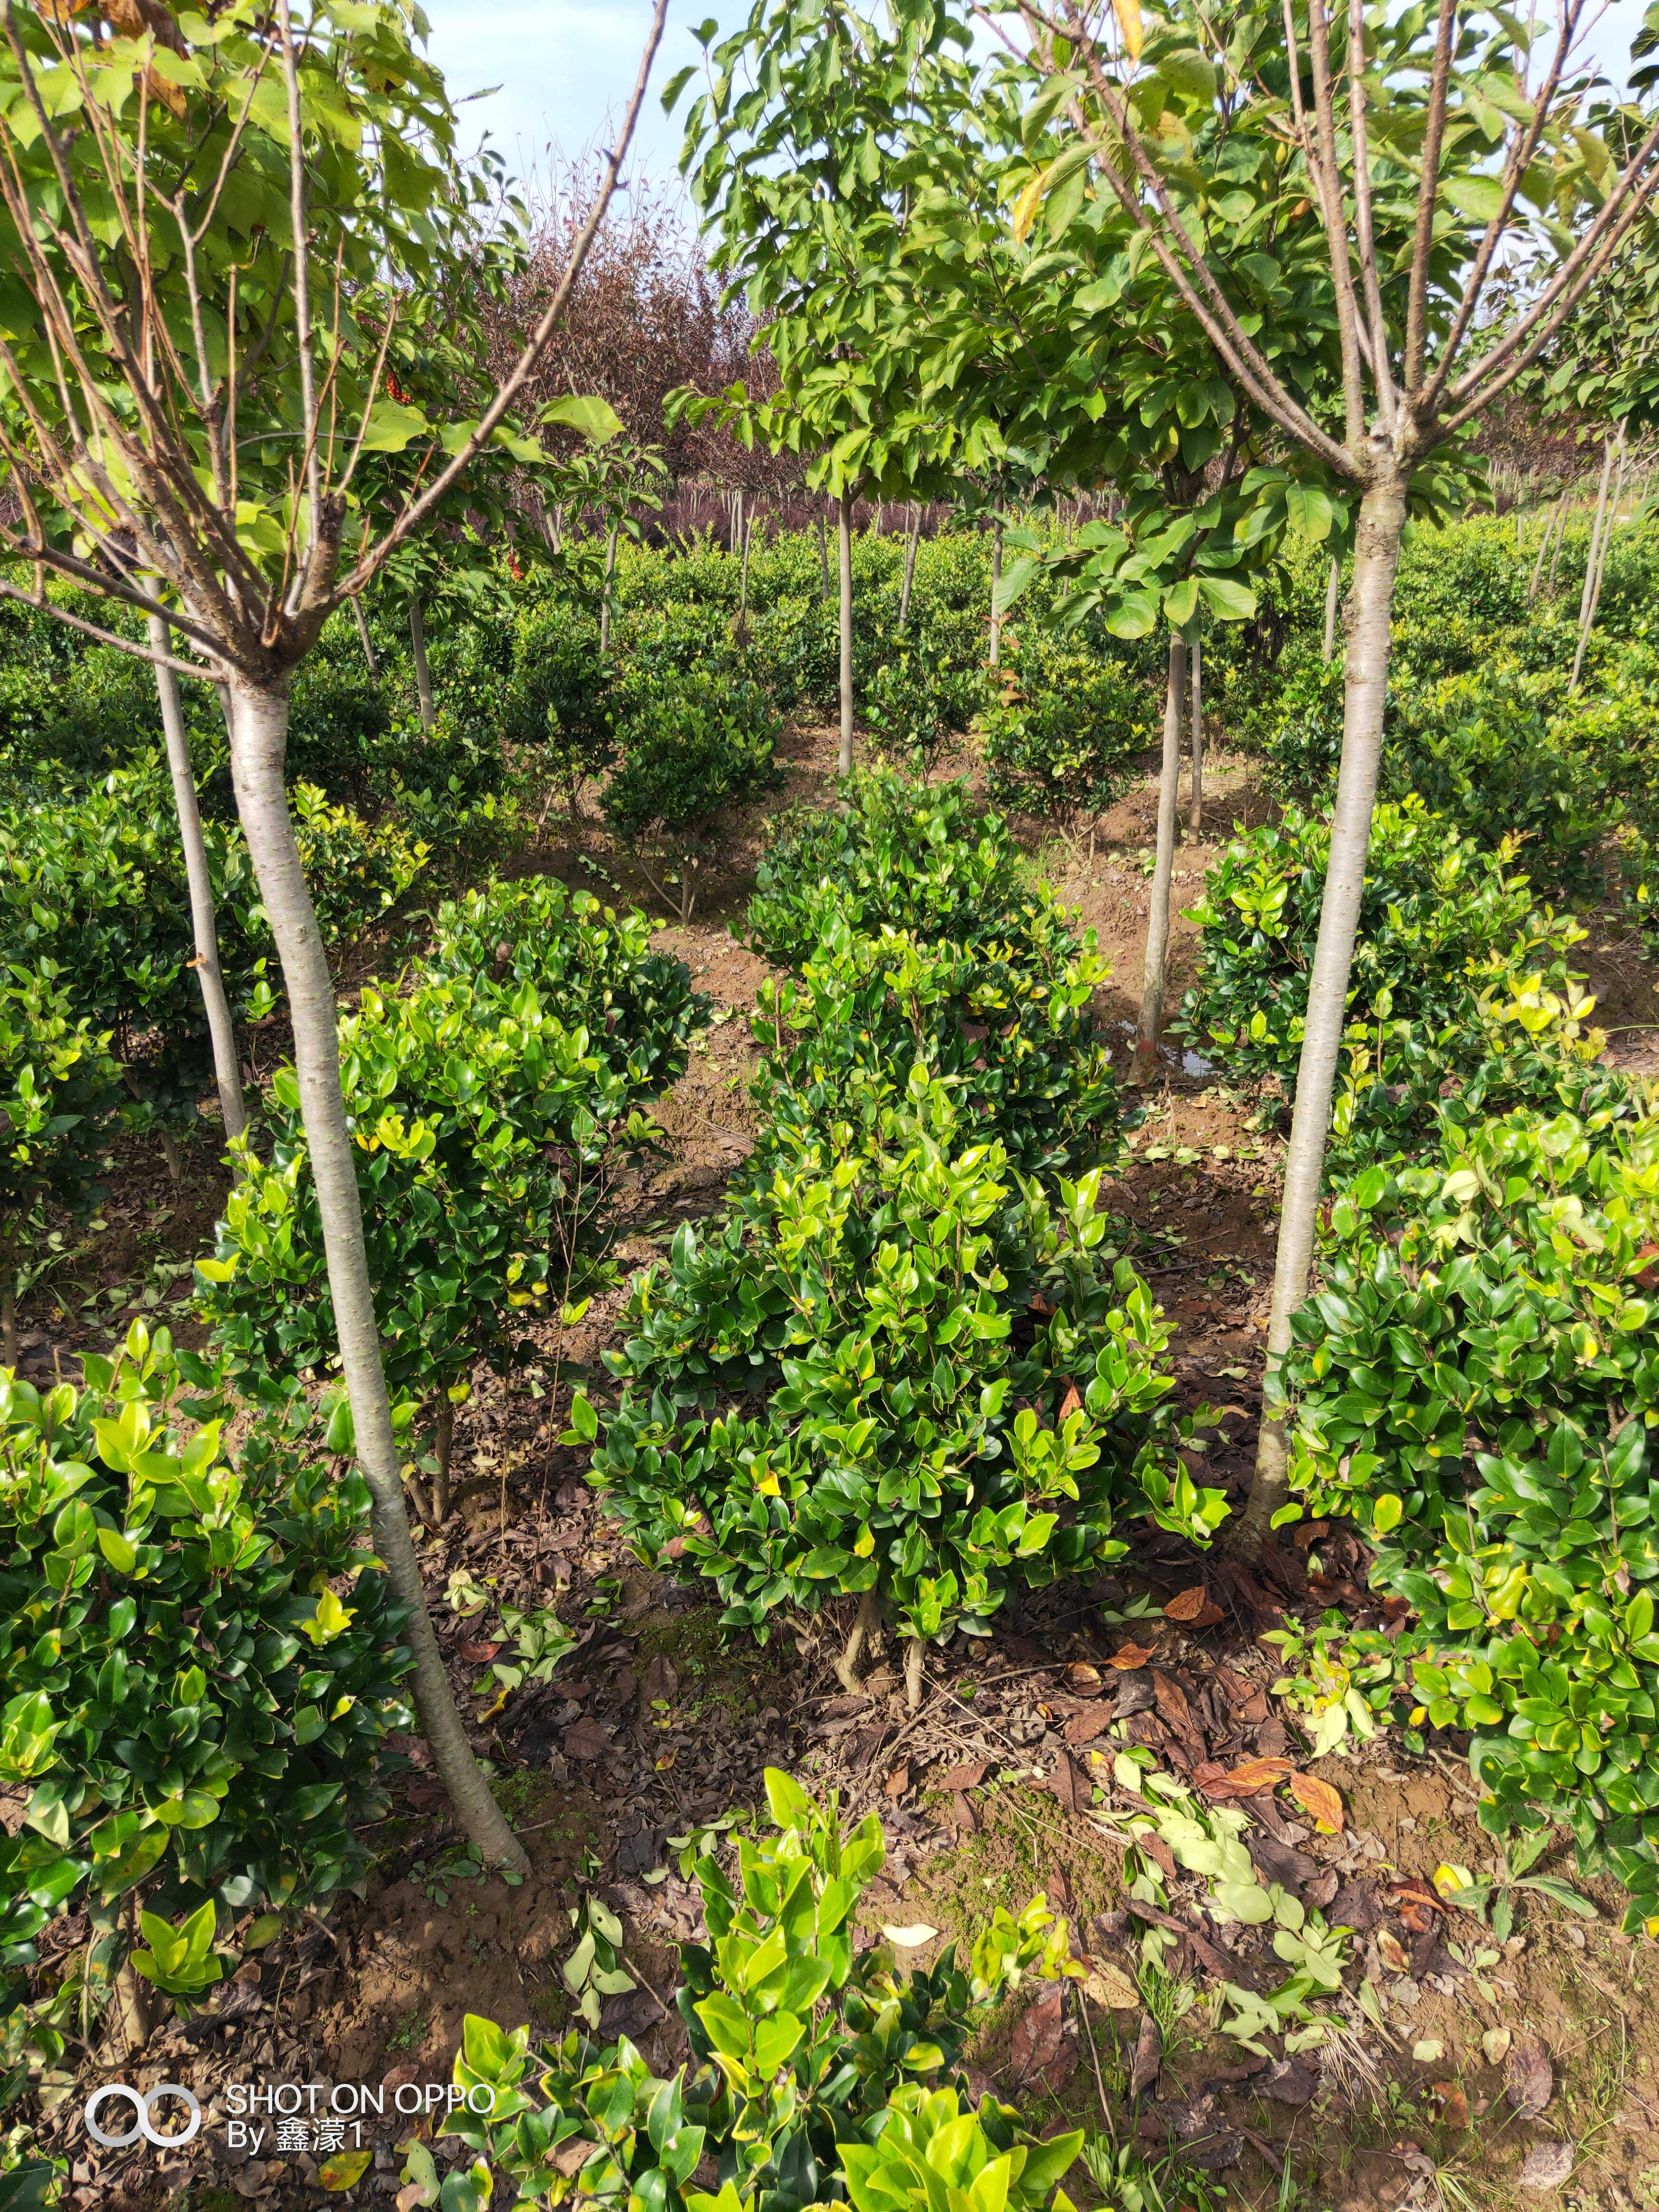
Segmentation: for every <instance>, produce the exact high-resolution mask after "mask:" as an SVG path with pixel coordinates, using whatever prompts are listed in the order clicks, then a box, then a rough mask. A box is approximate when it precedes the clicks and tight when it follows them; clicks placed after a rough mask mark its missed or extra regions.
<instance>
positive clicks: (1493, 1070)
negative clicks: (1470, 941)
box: [1327, 933, 1628, 1176]
mask: <svg viewBox="0 0 1659 2212" xmlns="http://www.w3.org/2000/svg"><path fill="white" fill-rule="evenodd" d="M1581 934H1582V933H1575V935H1581ZM1490 972H1492V974H1493V975H1495V976H1496V978H1497V981H1495V982H1493V983H1492V984H1490V985H1488V986H1487V987H1485V988H1481V987H1480V976H1479V975H1475V976H1473V977H1472V978H1471V979H1470V988H1469V992H1468V997H1467V999H1466V1000H1465V1002H1464V1004H1463V1006H1462V1008H1461V1009H1460V1010H1459V1012H1458V1013H1457V1015H1456V1017H1455V1019H1453V1020H1452V1021H1449V1022H1448V1023H1447V1024H1446V1025H1445V1027H1444V1028H1443V1029H1442V1030H1438V1031H1435V1030H1431V1029H1429V1028H1428V1027H1427V1026H1426V1025H1425V1024H1423V1023H1420V1022H1414V1021H1394V1020H1383V1021H1379V1022H1377V1023H1376V1024H1375V1025H1369V1024H1364V1023H1360V1022H1356V1023H1352V1024H1350V1025H1349V1028H1348V1030H1347V1032H1346V1036H1345V1037H1344V1040H1343V1042H1344V1047H1345V1049H1346V1054H1347V1060H1346V1066H1344V1067H1343V1068H1342V1069H1341V1071H1340V1076H1339V1079H1338V1083H1337V1087H1336V1094H1335V1097H1334V1100H1333V1102H1332V1109H1331V1133H1330V1147H1329V1151H1328V1155H1327V1162H1328V1173H1329V1174H1332V1175H1334V1176H1350V1175H1352V1174H1353V1173H1354V1172H1355V1171H1356V1170H1358V1169H1360V1168H1362V1167H1366V1166H1369V1165H1371V1164H1374V1163H1376V1162H1378V1161H1389V1160H1392V1159H1394V1158H1395V1156H1396V1155H1399V1154H1401V1153H1404V1154H1407V1155H1412V1154H1415V1153H1418V1152H1421V1151H1422V1150H1423V1149H1424V1147H1425V1146H1430V1147H1432V1146H1433V1145H1434V1144H1435V1143H1436V1142H1437V1140H1438V1137H1439V1131H1440V1126H1441V1124H1442V1122H1443V1121H1460V1122H1468V1121H1480V1120H1483V1119H1489V1118H1490V1117H1491V1116H1492V1115H1498V1114H1508V1113H1511V1112H1513V1111H1514V1109H1516V1107H1519V1106H1528V1107H1531V1108H1534V1109H1537V1110H1538V1111H1540V1112H1544V1113H1555V1112H1558V1111H1559V1109H1561V1108H1562V1107H1564V1106H1565V1107H1566V1108H1568V1109H1570V1110H1571V1111H1572V1112H1574V1113H1578V1114H1584V1113H1591V1112H1595V1111H1597V1110H1599V1109H1601V1107H1602V1106H1604V1105H1610V1104H1613V1103H1616V1102H1617V1101H1619V1100H1620V1099H1622V1098H1623V1097H1626V1094H1627V1091H1628V1085H1626V1082H1625V1080H1624V1079H1623V1078H1622V1077H1621V1076H1620V1075H1619V1074H1618V1073H1616V1072H1615V1071H1614V1070H1613V1069H1612V1068H1610V1067H1607V1066H1604V1065H1603V1064H1602V1061H1601V1051H1602V1048H1603V1047H1604V1046H1605V1045H1606V1043H1607V1039H1606V1037H1605V1036H1603V1034H1602V1032H1601V1030H1595V1029H1591V1028H1590V1027H1589V1016H1590V1014H1591V1012H1593V1011H1594V1009H1595V1000H1593V999H1590V998H1588V997H1586V996H1585V994H1584V993H1583V990H1582V988H1581V985H1582V984H1583V977H1582V976H1579V975H1571V974H1569V973H1568V972H1567V969H1566V963H1565V959H1558V960H1557V961H1556V962H1555V963H1553V965H1552V967H1551V969H1549V971H1548V972H1547V973H1546V972H1544V971H1543V970H1538V971H1536V972H1534V974H1532V975H1518V974H1516V973H1515V972H1514V970H1513V969H1512V967H1511V966H1510V963H1506V962H1505V961H1504V959H1503V957H1501V956H1498V957H1494V958H1493V959H1492V962H1491V963H1490Z"/></svg>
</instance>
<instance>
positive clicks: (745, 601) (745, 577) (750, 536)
mask: <svg viewBox="0 0 1659 2212" xmlns="http://www.w3.org/2000/svg"><path fill="white" fill-rule="evenodd" d="M738 531H739V532H740V534H741V536H742V538H743V568H742V570H741V571H740V573H739V575H738V623H739V624H743V623H747V621H748V620H749V548H750V544H752V543H753V541H754V536H755V518H754V515H753V514H752V513H751V514H750V517H749V519H748V520H747V522H745V521H744V514H743V508H742V506H741V505H739V507H738Z"/></svg>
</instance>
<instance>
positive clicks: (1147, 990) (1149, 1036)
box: [1135, 629, 1187, 1082]
mask: <svg viewBox="0 0 1659 2212" xmlns="http://www.w3.org/2000/svg"><path fill="white" fill-rule="evenodd" d="M1186 695H1187V641H1186V640H1185V639H1184V638H1183V637H1182V635H1181V632H1180V631H1179V630H1178V629H1172V630H1171V631H1170V676H1169V682H1168V684H1166V686H1165V688H1164V761H1163V765H1162V767H1161V769H1160V770H1159V773H1158V854H1157V859H1156V860H1155V862H1154V865H1153V868H1152V905H1151V907H1150V908H1148V911H1147V915H1146V976H1145V980H1144V981H1143V982H1142V985H1141V991H1140V1033H1139V1036H1138V1038H1137V1039H1136V1043H1135V1050H1136V1054H1137V1057H1138V1058H1139V1062H1140V1073H1141V1076H1142V1078H1143V1079H1144V1080H1146V1081H1148V1082H1150V1081H1151V1079H1152V1075H1153V1073H1154V1072H1155V1070H1156V1068H1157V1066H1158V1033H1159V1031H1160V1030H1162V1028H1163V1026H1164V967H1165V963H1166V962H1167V960H1168V957H1169V950H1170V879H1171V878H1172V877H1173V876H1174V873H1175V841H1176V810H1177V807H1178V805H1179V803H1180V793H1181V714H1182V704H1183V702H1184V701H1185V698H1186Z"/></svg>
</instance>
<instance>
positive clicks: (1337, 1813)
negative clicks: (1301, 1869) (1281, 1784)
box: [1289, 1774, 1348, 1836]
mask: <svg viewBox="0 0 1659 2212" xmlns="http://www.w3.org/2000/svg"><path fill="white" fill-rule="evenodd" d="M1289 1786H1290V1792H1291V1796H1292V1797H1294V1798H1295V1800H1296V1802H1297V1804H1298V1805H1300V1806H1301V1808H1302V1809H1303V1811H1304V1813H1311V1814H1313V1816H1314V1821H1315V1824H1316V1826H1317V1827H1318V1829H1319V1832H1320V1833H1321V1834H1322V1835H1325V1836H1340V1834H1341V1832H1342V1830H1343V1828H1344V1826H1345V1825H1346V1821H1347V1817H1348V1816H1347V1814H1346V1813H1345V1812H1344V1811H1343V1809H1342V1800H1341V1799H1340V1797H1339V1796H1337V1794H1336V1792H1335V1790H1333V1789H1332V1787H1331V1785H1330V1784H1329V1783H1328V1782H1322V1781H1321V1780H1320V1778H1319V1777H1318V1776H1317V1775H1316V1774H1293V1775H1291V1779H1290V1785H1289Z"/></svg>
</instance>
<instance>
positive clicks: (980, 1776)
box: [927, 1759, 987, 1790]
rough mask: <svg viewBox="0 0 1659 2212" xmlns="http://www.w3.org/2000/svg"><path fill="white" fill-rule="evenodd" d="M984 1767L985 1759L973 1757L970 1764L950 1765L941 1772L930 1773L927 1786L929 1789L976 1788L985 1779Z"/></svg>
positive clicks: (985, 1764)
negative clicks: (973, 1759)
mask: <svg viewBox="0 0 1659 2212" xmlns="http://www.w3.org/2000/svg"><path fill="white" fill-rule="evenodd" d="M986 1768H987V1761H986V1760H984V1759H975V1761H974V1763H973V1765H970V1766H952V1767H950V1768H948V1769H947V1770H946V1771H945V1773H943V1774H940V1775H937V1776H935V1775H931V1774H930V1775H929V1776H928V1778H927V1786H928V1788H929V1789H930V1790H977V1789H978V1787H979V1785H980V1784H981V1782H983V1781H984V1779H985V1775H986Z"/></svg>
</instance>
